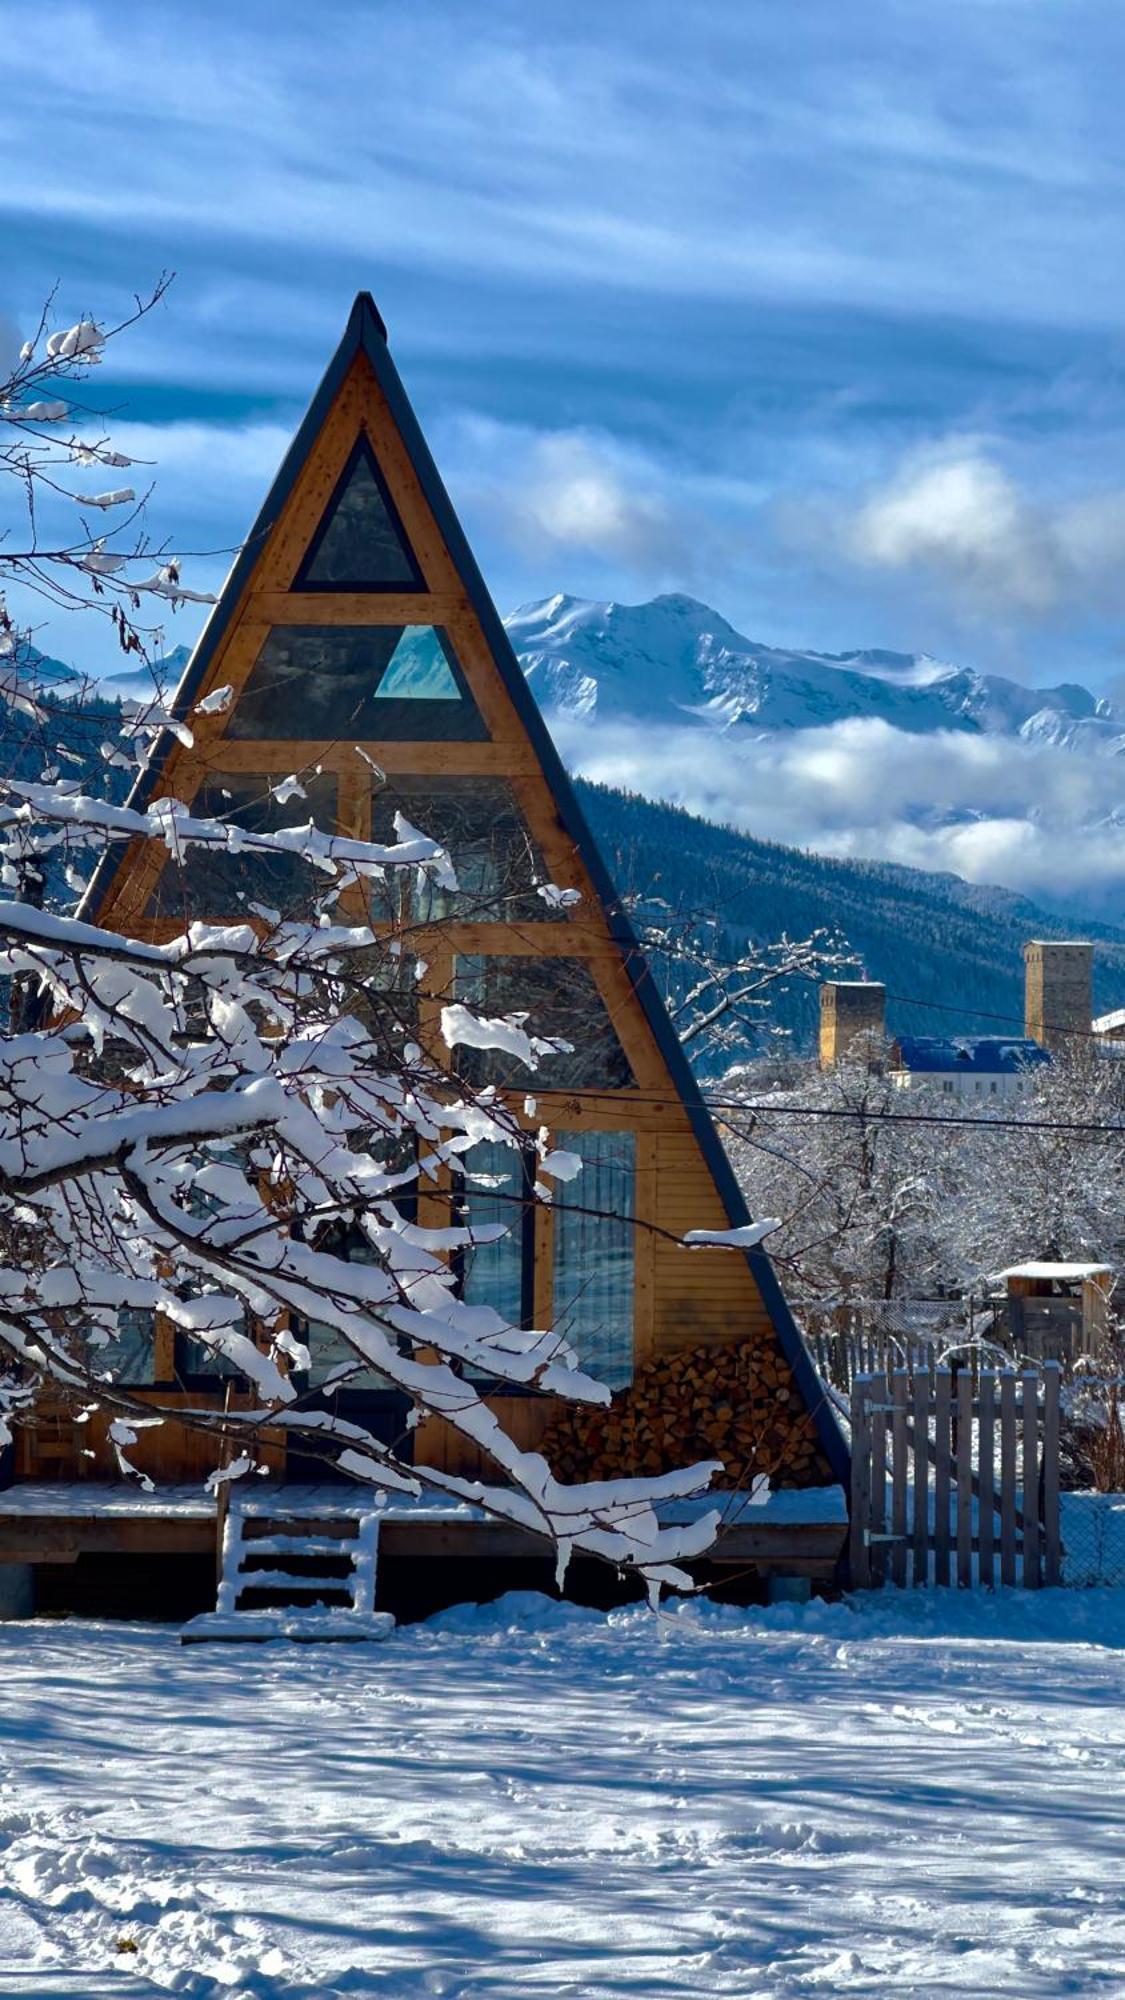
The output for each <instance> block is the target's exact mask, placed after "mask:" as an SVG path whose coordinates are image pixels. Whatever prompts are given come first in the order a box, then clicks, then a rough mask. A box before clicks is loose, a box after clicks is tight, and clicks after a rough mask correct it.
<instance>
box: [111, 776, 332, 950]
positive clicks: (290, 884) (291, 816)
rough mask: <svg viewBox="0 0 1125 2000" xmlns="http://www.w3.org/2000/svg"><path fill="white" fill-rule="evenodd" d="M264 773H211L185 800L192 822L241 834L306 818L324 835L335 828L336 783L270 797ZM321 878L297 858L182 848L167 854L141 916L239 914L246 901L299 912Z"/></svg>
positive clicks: (316, 781)
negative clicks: (176, 855)
mask: <svg viewBox="0 0 1125 2000" xmlns="http://www.w3.org/2000/svg"><path fill="white" fill-rule="evenodd" d="M271 782H272V783H273V784H274V785H276V784H278V782H279V777H278V775H275V776H274V777H273V779H272V781H271V779H270V778H268V777H267V776H266V775H265V773H264V772H262V773H254V774H253V775H251V774H248V773H244V772H243V773H238V774H237V775H236V774H235V773H233V772H230V773H222V774H220V773H216V774H214V775H213V776H212V777H210V778H208V779H207V780H206V782H205V783H204V784H203V785H201V787H200V789H199V791H198V792H197V793H196V795H195V798H194V800H193V801H192V813H193V815H194V816H195V818H196V819H214V820H221V821H223V822H224V823H225V824H226V825H227V826H237V827H242V828H243V829H245V831H247V832H249V833H278V832H280V831H281V829H282V828H283V827H287V826H307V825H308V823H309V821H310V820H312V821H313V823H314V824H315V825H316V826H319V827H321V828H322V829H323V831H324V832H326V833H332V832H334V831H335V828H336V780H335V778H332V777H325V776H323V775H322V776H320V777H310V778H305V779H303V780H302V786H301V788H302V791H303V793H304V797H297V796H294V797H292V798H287V799H278V798H277V797H276V796H275V794H274V793H273V792H271V790H270V785H271ZM327 880H328V878H327V876H326V875H324V873H323V872H322V871H321V870H320V869H317V868H312V867H310V865H309V863H308V862H306V861H303V860H302V859H301V856H300V855H299V854H246V853H243V854H232V853H228V852H225V851H221V850H219V849H216V848H213V847H189V848H187V850H186V852H185V854H184V858H183V860H182V861H175V860H173V859H172V858H171V857H169V859H168V861H167V862H166V863H165V865H164V868H163V869H162V871H161V874H160V878H159V880H158V882H157V885H156V888H155V890H154V891H153V894H152V896H151V898H150V900H149V905H148V909H147V912H146V915H148V916H152V917H158V916H164V917H176V918H178V919H189V920H194V919H197V918H206V917H225V916H232V915H237V914H240V913H242V912H243V911H244V910H245V908H246V905H247V904H248V903H260V904H262V905H263V907H265V908H267V909H271V910H278V911H280V913H281V915H282V916H304V915H307V914H308V913H309V911H310V909H311V907H312V904H313V902H314V900H315V899H316V897H317V896H320V895H323V893H324V889H325V887H326V884H327Z"/></svg>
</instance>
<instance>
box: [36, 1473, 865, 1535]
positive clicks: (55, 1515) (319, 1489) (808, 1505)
mask: <svg viewBox="0 0 1125 2000" xmlns="http://www.w3.org/2000/svg"><path fill="white" fill-rule="evenodd" d="M233 1493H234V1494H235V1495H237V1505H238V1507H239V1509H240V1511H241V1512H242V1513H244V1514H248V1515H251V1516H254V1515H261V1514H276V1513H282V1514H286V1515H291V1516H292V1517H293V1518H294V1519H295V1520H301V1519H317V1518H320V1519H326V1520H330V1519H331V1518H332V1516H333V1515H335V1514H340V1515H346V1514H354V1513H355V1512H356V1510H357V1508H370V1507H371V1506H372V1504H377V1496H375V1495H373V1493H372V1489H371V1488H370V1487H369V1486H363V1485H361V1484H360V1483H359V1482H358V1481H356V1482H355V1483H354V1484H350V1485H347V1486H298V1485H292V1486H267V1485H265V1484H262V1485H258V1486H249V1485H240V1486H236V1487H235V1488H234V1489H233ZM713 1508H718V1510H719V1511H720V1512H721V1513H722V1514H723V1516H724V1518H726V1519H729V1518H732V1517H735V1516H736V1517H737V1518H739V1519H743V1518H745V1514H746V1510H747V1509H748V1508H752V1509H753V1518H754V1523H755V1526H759V1525H760V1526H765V1527H772V1526H777V1527H797V1526H814V1525H816V1524H817V1523H823V1524H825V1525H829V1526H831V1525H835V1524H836V1523H838V1522H840V1521H846V1520H847V1517H848V1504H847V1499H846V1497H845V1494H844V1490H843V1488H842V1487H841V1486H811V1487H804V1488H801V1489H800V1490H798V1491H794V1492H789V1491H780V1492H777V1493H767V1494H766V1495H765V1497H764V1498H761V1497H759V1495H758V1494H756V1493H749V1494H748V1493H710V1494H699V1495H697V1496H696V1497H695V1498H693V1499H689V1500H670V1501H664V1502H662V1503H661V1504H660V1506H659V1507H658V1508H657V1510H656V1511H657V1513H658V1514H659V1516H660V1519H661V1520H662V1521H667V1522H679V1521H690V1520H695V1519H696V1518H697V1517H698V1515H700V1514H706V1513H709V1512H710V1511H711V1510H712V1509H713ZM214 1513H215V1499H214V1496H213V1494H210V1493H208V1492H207V1490H206V1488H204V1487H202V1486H160V1487H157V1488H155V1489H154V1491H153V1492H151V1493H148V1492H146V1491H145V1489H144V1488H143V1487H141V1486H137V1485H129V1484H124V1483H113V1484H110V1483H109V1482H104V1483H103V1482H99V1481H97V1480H80V1481H78V1482H77V1483H75V1484H74V1485H64V1484H62V1483H61V1482H47V1481H38V1480H28V1481H27V1482H26V1483H22V1484H19V1485H16V1486H9V1487H7V1488H6V1489H5V1490H4V1491H3V1492H0V1520H3V1519H4V1518H17V1517H18V1518H21V1519H22V1518H26V1517H28V1516H32V1517H35V1518H36V1519H59V1520H76V1519H77V1520H83V1519H89V1518H91V1517H98V1516H102V1515H116V1516H118V1517H122V1516H124V1517H127V1518H138V1517H140V1518H143V1517H144V1516H146V1515H148V1516H152V1515H156V1516H158V1517H159V1518H160V1519H162V1520H163V1519H168V1520H175V1519H181V1520H184V1519H191V1520H210V1519H212V1518H213V1517H214ZM379 1518H380V1520H382V1521H419V1522H425V1521H434V1522H449V1521H487V1520H488V1519H489V1518H490V1517H489V1516H488V1515H487V1514H486V1513H485V1512H484V1510H483V1509H482V1508H480V1507H471V1506H469V1505H468V1504H467V1502H465V1501H461V1500H450V1499H449V1498H448V1497H446V1496H445V1495H443V1494H440V1493H421V1494H418V1495H417V1496H414V1495H411V1494H395V1495H393V1497H391V1498H389V1499H388V1500H387V1502H386V1505H385V1506H383V1507H380V1508H379Z"/></svg>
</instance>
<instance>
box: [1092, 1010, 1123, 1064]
mask: <svg viewBox="0 0 1125 2000" xmlns="http://www.w3.org/2000/svg"><path fill="white" fill-rule="evenodd" d="M1090 1033H1091V1035H1092V1036H1093V1038H1094V1049H1095V1052H1096V1053H1097V1054H1098V1055H1100V1056H1115V1057H1117V1058H1118V1060H1120V1059H1121V1058H1122V1057H1123V1056H1125V1007H1115V1008H1114V1010H1113V1012H1112V1013H1111V1014H1099V1015H1098V1017H1097V1019H1096V1020H1095V1021H1091V1023H1090Z"/></svg>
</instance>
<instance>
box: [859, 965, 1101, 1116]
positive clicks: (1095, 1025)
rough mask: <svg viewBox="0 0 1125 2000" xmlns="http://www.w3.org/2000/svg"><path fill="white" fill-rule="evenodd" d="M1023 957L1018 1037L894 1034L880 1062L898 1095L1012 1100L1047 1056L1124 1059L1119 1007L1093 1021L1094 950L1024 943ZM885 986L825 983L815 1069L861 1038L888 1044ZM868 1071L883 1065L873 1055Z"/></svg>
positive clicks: (865, 982)
mask: <svg viewBox="0 0 1125 2000" xmlns="http://www.w3.org/2000/svg"><path fill="white" fill-rule="evenodd" d="M1023 956H1024V1032H1023V1034H1022V1035H957V1034H954V1035H900V1036H898V1037H897V1038H896V1039H895V1040H894V1041H893V1042H892V1043H891V1047H890V1052H889V1055H888V1056H887V1058H886V1068H887V1073H888V1075H889V1076H890V1077H891V1079H892V1080H893V1082H894V1083H895V1084H897V1085H898V1087H899V1088H900V1089H902V1090H909V1089H913V1088H916V1087H917V1086H919V1085H925V1086H927V1087H930V1088H933V1087H935V1086H936V1087H937V1088H938V1089H940V1090H941V1091H943V1092H944V1093H945V1095H946V1096H959V1097H1014V1096H1017V1095H1018V1094H1019V1093H1020V1092H1021V1091H1023V1090H1026V1089H1027V1088H1028V1087H1029V1085H1030V1081H1031V1075H1032V1072H1033V1071H1034V1070H1036V1069H1037V1068H1040V1067H1041V1066H1042V1065H1043V1064H1044V1063H1045V1062H1049V1061H1050V1060H1051V1056H1052V1054H1059V1053H1060V1052H1062V1051H1064V1050H1067V1049H1073V1048H1075V1047H1082V1046H1086V1045H1088V1043H1089V1041H1090V1037H1091V1035H1092V1036H1093V1037H1094V1038H1095V1039H1096V1041H1097V1042H1098V1043H1099V1044H1100V1045H1101V1048H1102V1052H1103V1053H1104V1054H1106V1055H1115V1056H1125V1007H1122V1008H1118V1009H1117V1010H1116V1012H1114V1013H1112V1014H1103V1015H1102V1016H1101V1017H1100V1019H1099V1020H1096V1021H1094V1020H1092V1018H1091V1017H1092V1014H1093V966H1094V947H1093V945H1092V944H1091V943H1089V942H1088V941H1087V940H1086V939H1084V938H1065V939H1062V940H1056V939H1054V938H1029V939H1028V942H1027V943H1026V944H1025V945H1024V948H1023ZM886 1002H887V991H886V987H885V986H882V985H880V984H879V983H878V982H877V981H875V980H871V979H853V980H848V979H830V980H827V981H826V982H825V984H824V985H823V986H822V987H821V989H820V1066H821V1068H822V1069H831V1068H832V1067H833V1065H834V1064H836V1063H838V1062H839V1061H840V1060H841V1058H842V1057H843V1056H845V1055H846V1054H847V1052H848V1050H849V1049H850V1048H851V1047H852V1045H853V1044H854V1042H855V1041H856V1038H857V1037H858V1036H860V1035H866V1036H868V1037H869V1038H870V1040H871V1042H872V1044H875V1043H882V1042H884V1041H885V1039H886V1034H887V1029H886ZM872 1061H873V1065H875V1066H877V1067H880V1068H882V1067H883V1061H882V1060H881V1059H879V1058H878V1057H877V1056H876V1055H875V1053H874V1050H873V1055H872Z"/></svg>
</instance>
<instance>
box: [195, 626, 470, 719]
mask: <svg viewBox="0 0 1125 2000" xmlns="http://www.w3.org/2000/svg"><path fill="white" fill-rule="evenodd" d="M226 733H227V735H228V736H229V737H235V738H239V739H241V740H242V741H244V742H255V743H266V742H272V743H295V742H307V741H310V740H311V741H324V742H335V741H336V740H337V739H338V738H339V737H342V736H350V737H351V738H353V740H357V741H359V742H361V743H364V742H374V743H379V742H383V743H430V742H440V743H483V742H485V741H486V740H487V737H488V731H487V729H486V728H485V726H484V723H483V721H482V719H481V716H480V713H479V711H478V709H477V706H476V703H475V702H474V700H473V698H472V695H471V694H470V693H469V689H468V686H467V684H466V681H465V676H464V674H463V673H462V671H461V667H460V663H459V662H458V659H457V656H456V654H455V653H454V651H453V647H452V644H451V643H450V640H449V638H448V635H447V634H446V633H445V632H443V631H441V630H440V629H439V628H438V627H437V626H435V625H275V626H274V627H273V629H272V631H270V633H269V634H268V635H267V638H266V641H265V644H264V645H263V647H262V650H261V652H260V653H259V654H258V657H257V659H256V660H255V662H254V665H253V668H252V669H251V673H250V678H249V680H248V681H247V683H246V686H245V687H244V688H243V690H242V693H241V694H240V695H239V696H238V697H237V699H236V701H235V704H234V707H233V708H232V710H231V713H230V720H229V722H228V724H227V732H226Z"/></svg>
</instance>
